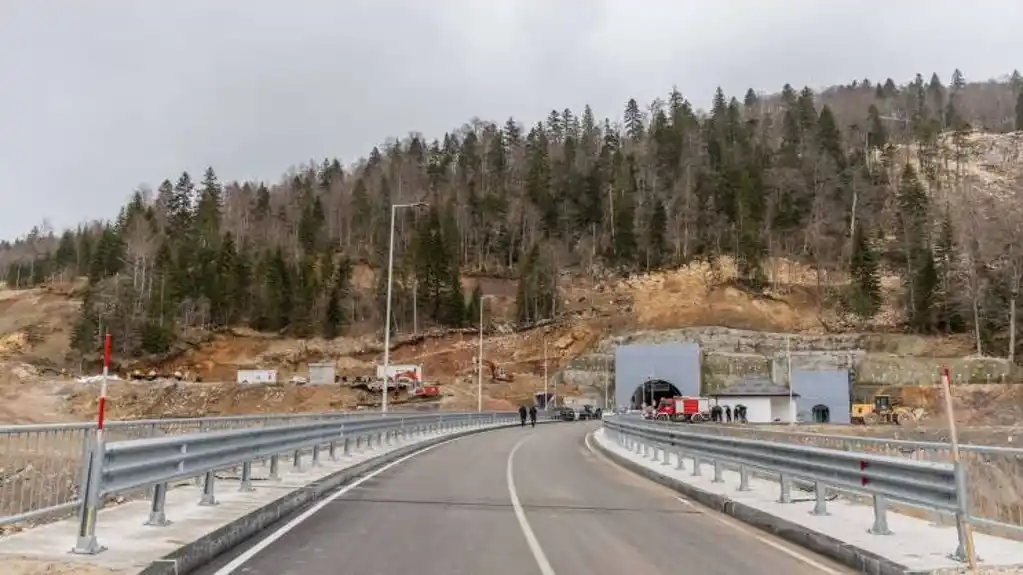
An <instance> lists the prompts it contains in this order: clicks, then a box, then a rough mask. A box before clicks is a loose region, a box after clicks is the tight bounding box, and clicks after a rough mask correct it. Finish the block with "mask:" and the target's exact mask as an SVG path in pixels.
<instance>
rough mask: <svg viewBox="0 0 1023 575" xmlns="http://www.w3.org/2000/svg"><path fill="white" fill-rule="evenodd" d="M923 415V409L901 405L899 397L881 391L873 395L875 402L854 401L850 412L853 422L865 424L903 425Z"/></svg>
mask: <svg viewBox="0 0 1023 575" xmlns="http://www.w3.org/2000/svg"><path fill="white" fill-rule="evenodd" d="M921 415H923V410H922V409H919V408H918V409H909V408H908V407H905V406H902V405H899V400H898V399H897V398H895V399H893V398H892V396H891V395H888V394H883V393H879V394H877V395H875V396H874V397H873V403H854V404H852V409H851V411H850V414H849V419H850V421H852V423H860V424H864V425H877V424H879V423H883V424H889V425H891V424H894V425H902V424H903V423H907V422H910V421H917V420H919V419H920V416H921Z"/></svg>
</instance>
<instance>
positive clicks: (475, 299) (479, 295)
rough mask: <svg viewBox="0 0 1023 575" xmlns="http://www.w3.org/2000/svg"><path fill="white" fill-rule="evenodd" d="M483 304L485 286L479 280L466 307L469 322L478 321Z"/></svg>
mask: <svg viewBox="0 0 1023 575" xmlns="http://www.w3.org/2000/svg"><path fill="white" fill-rule="evenodd" d="M482 306H483V287H482V286H481V285H480V283H479V282H477V283H476V285H475V286H474V287H473V288H472V295H471V296H470V297H469V304H468V305H467V306H466V309H465V317H466V318H467V319H468V321H469V323H473V324H474V323H476V322H477V321H479V318H480V310H481V309H482Z"/></svg>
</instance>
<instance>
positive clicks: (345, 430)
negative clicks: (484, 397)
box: [73, 412, 519, 555]
mask: <svg viewBox="0 0 1023 575" xmlns="http://www.w3.org/2000/svg"><path fill="white" fill-rule="evenodd" d="M518 419H519V416H518V413H516V412H482V413H479V412H472V413H443V414H389V415H388V416H384V417H381V416H379V415H377V417H368V418H352V417H336V418H326V419H323V420H322V421H313V422H309V423H296V424H292V425H275V426H270V427H264V428H258V429H241V430H229V431H217V432H210V433H190V434H186V435H177V436H168V437H160V438H152V439H133V440H123V441H113V442H104V444H102V445H95V444H90V445H89V446H88V457H86V458H85V459H84V462H83V465H82V470H81V477H82V484H83V485H85V486H86V487H85V489H84V497H83V498H82V500H81V505H80V509H79V516H78V519H79V531H78V540H77V542H76V545H75V547H74V549H73V551H74V552H75V553H80V554H89V555H92V554H96V553H99V552H101V551H103V549H104V548H103V547H102V546H101V545H100V544H99V542H98V541H97V537H96V522H97V521H96V520H97V512H98V510H99V508H100V507H101V506H102V503H103V502H104V500H106V499H107V498H109V497H111V496H115V495H118V494H121V493H126V492H130V491H133V490H137V489H140V488H146V487H151V488H152V489H151V498H152V499H151V501H152V504H151V508H150V515H149V520H148V521H147V522H146V524H147V525H166V524H167V523H168V521H167V518H166V512H165V509H164V507H165V502H166V495H167V488H168V484H170V483H173V482H175V481H178V480H182V479H187V478H190V477H197V476H200V475H201V476H202V478H203V479H202V485H203V490H202V497H201V499H200V501H199V504H200V505H215V504H216V498H215V496H214V486H215V483H216V472H217V471H220V470H224V469H229V468H235V467H238V466H241V468H242V469H241V478H240V479H241V482H240V483H241V487H240V488H241V489H242V490H243V491H251V490H252V464H253V463H254V462H257V461H260V460H264V461H265V460H269V464H270V476H269V478H270V479H271V480H275V479H280V458H281V456H282V455H283V454H287V453H290V454H291V458H292V461H293V464H294V466H295V467H298V468H300V467H301V465H302V460H303V452H304V451H306V450H311V456H312V459H311V461H312V463H313V464H314V465H315V464H316V463H317V462H318V461H319V459H320V454H321V448H322V447H324V446H326V447H327V449H328V453H329V456H330V457H331V458H334V457H335V456H336V452H337V449H338V448H341V449H342V450H343V453H344V454H345V455H347V454H349V453H350V450H351V449H352V448H353V447H354V448H359V447H360V446H361V445H363V444H366V445H372V444H373V442H374V441H375V443H376V445H378V446H379V445H383V444H384V443H387V444H388V445H389V444H391V443H392V442H393V441H398V440H400V439H402V438H408V437H410V436H413V435H418V434H422V433H425V432H434V431H437V432H439V431H445V430H448V429H451V428H458V427H469V426H479V425H487V424H497V423H504V422H512V421H518Z"/></svg>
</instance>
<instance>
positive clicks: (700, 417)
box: [649, 396, 710, 423]
mask: <svg viewBox="0 0 1023 575" xmlns="http://www.w3.org/2000/svg"><path fill="white" fill-rule="evenodd" d="M649 417H650V419H657V420H660V421H677V422H681V423H703V422H704V421H709V420H710V399H709V398H706V397H686V396H680V397H664V398H662V399H661V401H660V402H659V403H658V404H657V409H656V410H654V411H653V412H651V413H650V415H649Z"/></svg>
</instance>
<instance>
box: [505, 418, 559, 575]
mask: <svg viewBox="0 0 1023 575" xmlns="http://www.w3.org/2000/svg"><path fill="white" fill-rule="evenodd" d="M532 437H533V436H532V435H527V436H526V437H523V438H522V439H520V440H519V441H518V442H517V443H516V444H515V447H512V450H511V452H510V453H509V454H508V464H507V466H506V467H505V478H506V479H507V481H508V497H509V499H511V504H512V509H513V510H514V511H515V518H516V519H518V521H519V528H520V529H522V534H523V535H524V536H525V537H526V544H527V545H529V550H530V551H531V552H532V553H533V559H534V560H536V565H537V567H539V568H540V573H541V574H542V575H555V573H554V568H553V567H551V562H550V561H548V560H547V555H546V554H545V553H544V552H543V547H542V546H540V541H539V540H538V539H537V538H536V533H533V528H532V527H530V525H529V520H528V519H527V518H526V510H525V509H523V508H522V502H521V501H519V494H518V490H516V489H515V473H514V468H515V452H517V451H518V450H519V448H520V447H522V446H523V445H524V444H525V443H526V441H528V440H529V439H530V438H532Z"/></svg>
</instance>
